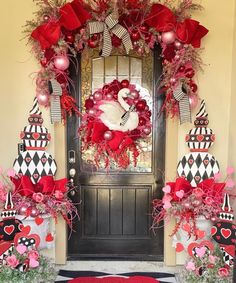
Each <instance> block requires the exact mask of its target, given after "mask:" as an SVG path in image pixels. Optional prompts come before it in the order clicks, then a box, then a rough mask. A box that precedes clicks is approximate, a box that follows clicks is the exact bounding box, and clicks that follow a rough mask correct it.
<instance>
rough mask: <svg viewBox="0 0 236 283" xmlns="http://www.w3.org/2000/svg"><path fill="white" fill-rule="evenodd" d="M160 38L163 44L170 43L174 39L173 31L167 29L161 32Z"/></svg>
mask: <svg viewBox="0 0 236 283" xmlns="http://www.w3.org/2000/svg"><path fill="white" fill-rule="evenodd" d="M161 40H162V42H163V43H165V44H171V43H173V42H174V41H175V32H174V31H167V32H163V33H162V34H161Z"/></svg>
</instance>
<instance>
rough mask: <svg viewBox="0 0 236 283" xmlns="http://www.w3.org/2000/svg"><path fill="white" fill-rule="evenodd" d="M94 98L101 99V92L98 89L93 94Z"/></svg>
mask: <svg viewBox="0 0 236 283" xmlns="http://www.w3.org/2000/svg"><path fill="white" fill-rule="evenodd" d="M93 98H94V100H96V101H99V100H102V93H101V92H99V91H96V92H95V93H94V95H93Z"/></svg>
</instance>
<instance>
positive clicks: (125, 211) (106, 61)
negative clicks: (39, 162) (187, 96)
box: [67, 48, 165, 261]
mask: <svg viewBox="0 0 236 283" xmlns="http://www.w3.org/2000/svg"><path fill="white" fill-rule="evenodd" d="M78 62H79V64H78V69H77V71H76V70H75V69H73V70H71V78H72V79H73V81H74V85H75V90H74V97H75V99H76V101H77V103H78V105H79V106H80V107H81V110H82V108H83V102H84V100H85V97H88V96H89V95H90V94H91V92H92V91H93V90H94V89H96V87H99V86H100V87H102V85H103V84H104V83H106V82H109V81H112V80H113V79H115V78H117V79H119V80H122V79H129V80H130V81H131V82H135V83H139V84H141V85H142V86H144V87H145V88H146V89H147V90H148V92H149V93H150V96H151V100H152V102H151V105H152V123H153V132H152V135H151V136H150V138H149V139H148V141H147V142H146V144H144V145H143V146H144V148H145V150H144V153H143V155H142V156H140V159H139V161H138V166H137V167H136V168H135V167H132V166H131V168H128V169H127V170H119V169H116V168H113V169H111V170H110V171H109V172H105V171H103V170H96V168H95V167H94V166H93V165H92V163H90V164H89V163H88V162H85V161H84V157H83V154H81V152H80V139H79V137H78V135H77V132H78V127H79V125H80V120H79V119H78V118H77V117H75V116H72V117H69V118H68V123H67V151H68V175H69V171H70V169H71V168H74V169H75V170H76V174H75V177H74V182H75V184H76V185H78V186H79V190H78V191H77V192H76V194H75V195H74V196H72V199H73V201H74V202H76V203H78V202H80V201H81V204H80V205H79V206H78V208H79V212H80V221H74V223H73V230H74V232H73V233H72V235H71V236H70V238H69V240H68V258H69V259H79V258H80V259H81V258H82V259H91V258H96V259H104V258H109V259H135V260H160V261H161V260H163V229H160V230H158V232H157V233H156V235H154V234H153V232H152V231H151V230H150V227H151V222H152V219H151V202H152V199H153V198H154V197H161V187H162V185H163V172H164V160H165V119H164V117H163V115H162V114H161V115H160V109H161V105H162V101H163V97H162V96H161V95H160V94H159V93H158V81H159V79H160V75H161V59H160V50H159V49H158V48H156V49H155V50H154V51H153V53H152V54H150V55H149V56H147V57H137V56H135V55H134V56H132V55H130V56H121V55H119V54H114V55H112V56H110V57H108V58H101V57H99V56H98V54H97V53H96V52H95V51H94V53H93V54H90V55H89V56H87V55H83V54H82V55H81V56H79V57H78ZM88 154H89V153H88Z"/></svg>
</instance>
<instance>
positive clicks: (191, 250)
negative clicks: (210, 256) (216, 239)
mask: <svg viewBox="0 0 236 283" xmlns="http://www.w3.org/2000/svg"><path fill="white" fill-rule="evenodd" d="M202 247H205V248H206V250H208V251H209V252H212V251H214V245H213V243H212V242H210V241H208V240H205V241H202V242H200V243H197V242H193V243H191V244H189V245H188V248H187V250H188V254H189V255H190V256H191V257H194V256H195V255H197V251H199V252H203V250H201V249H200V248H202ZM199 249H200V250H199Z"/></svg>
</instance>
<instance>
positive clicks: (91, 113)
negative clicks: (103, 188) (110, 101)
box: [88, 108, 97, 116]
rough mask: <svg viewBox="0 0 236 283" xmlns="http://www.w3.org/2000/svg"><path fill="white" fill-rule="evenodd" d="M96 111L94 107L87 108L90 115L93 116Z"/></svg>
mask: <svg viewBox="0 0 236 283" xmlns="http://www.w3.org/2000/svg"><path fill="white" fill-rule="evenodd" d="M96 113H97V111H96V109H94V108H92V109H89V111H88V114H89V115H91V116H95V115H96Z"/></svg>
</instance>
